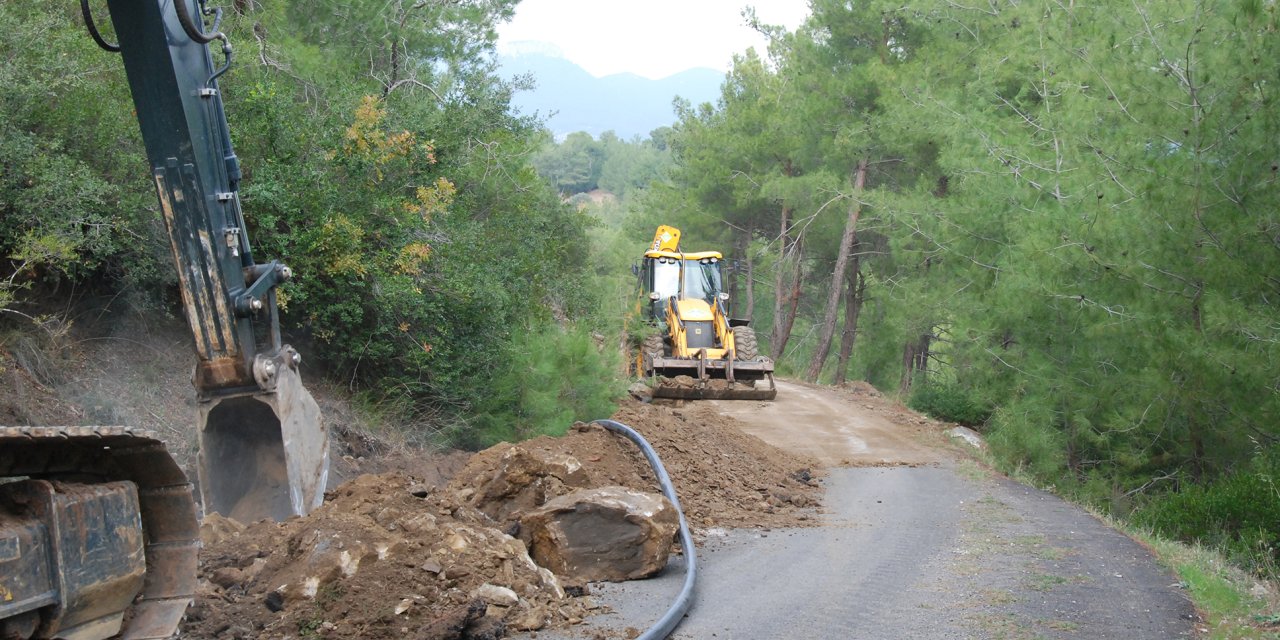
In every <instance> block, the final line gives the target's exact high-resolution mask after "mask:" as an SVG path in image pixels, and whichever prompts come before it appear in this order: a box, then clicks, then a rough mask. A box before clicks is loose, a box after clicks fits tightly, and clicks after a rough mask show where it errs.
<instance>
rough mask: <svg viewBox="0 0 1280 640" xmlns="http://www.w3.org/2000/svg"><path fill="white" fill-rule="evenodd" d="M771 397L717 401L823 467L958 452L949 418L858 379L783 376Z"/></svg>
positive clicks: (923, 460)
mask: <svg viewBox="0 0 1280 640" xmlns="http://www.w3.org/2000/svg"><path fill="white" fill-rule="evenodd" d="M777 385H778V397H777V399H776V400H774V401H772V402H763V403H759V402H758V403H741V402H730V401H712V402H709V403H708V404H709V405H710V407H712V408H713V409H714V410H715V411H717V412H719V413H720V414H722V415H724V416H726V417H731V418H736V419H737V420H738V422H739V424H740V425H741V427H742V429H743V430H744V431H745V432H746V433H748V434H751V435H754V436H756V437H758V438H760V439H761V440H764V441H765V442H768V443H770V444H772V445H774V446H776V447H778V448H779V449H783V450H786V451H790V452H794V453H796V454H801V455H810V456H813V457H814V458H817V459H818V461H819V463H820V464H821V465H823V466H835V467H841V466H844V467H849V466H852V467H868V466H902V465H905V466H917V465H924V464H936V463H939V462H942V461H944V460H948V459H950V458H952V457H954V456H953V452H954V449H953V448H952V445H950V444H949V443H948V442H947V439H946V436H945V435H943V431H944V427H945V426H947V425H946V424H945V423H942V422H938V421H935V420H931V419H929V418H926V417H924V416H921V415H920V414H918V413H916V412H914V411H912V410H910V409H908V408H906V407H904V406H902V405H900V404H898V403H897V402H896V401H893V400H891V399H889V398H886V397H884V396H883V395H881V394H880V392H878V391H876V390H875V388H874V387H872V386H871V385H869V384H867V383H865V382H858V383H853V384H849V385H846V386H844V387H841V388H834V389H833V388H832V387H820V386H816V385H809V384H805V383H801V382H796V381H791V380H787V381H783V380H779V381H778V382H777Z"/></svg>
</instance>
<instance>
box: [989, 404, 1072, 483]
mask: <svg viewBox="0 0 1280 640" xmlns="http://www.w3.org/2000/svg"><path fill="white" fill-rule="evenodd" d="M1057 424H1058V423H1057V421H1056V419H1055V415H1054V412H1053V411H1052V410H1051V409H1050V408H1048V407H1045V406H1043V405H1040V404H1037V403H1035V402H1032V401H1027V400H1022V399H1019V400H1015V401H1013V402H1011V403H1009V404H1008V405H1005V406H1003V407H1000V408H999V409H998V410H996V412H995V413H993V414H992V415H991V420H990V422H989V427H990V430H989V432H988V434H987V444H989V445H991V452H992V454H993V455H994V456H995V457H996V459H997V460H998V461H1000V463H1001V464H1003V465H1006V466H1007V467H1009V468H1022V469H1026V470H1027V471H1028V472H1030V473H1031V474H1032V475H1033V476H1034V477H1036V478H1038V479H1040V480H1042V481H1047V482H1055V483H1056V482H1058V481H1059V480H1060V479H1061V478H1062V473H1063V471H1064V470H1065V469H1066V467H1067V459H1066V458H1067V454H1066V450H1067V447H1066V437H1065V436H1064V435H1063V434H1062V431H1060V430H1059V429H1058V428H1057Z"/></svg>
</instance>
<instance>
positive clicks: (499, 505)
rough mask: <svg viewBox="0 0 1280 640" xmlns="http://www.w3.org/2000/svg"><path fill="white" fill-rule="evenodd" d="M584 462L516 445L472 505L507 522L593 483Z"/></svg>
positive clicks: (481, 489) (486, 482)
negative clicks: (550, 500)
mask: <svg viewBox="0 0 1280 640" xmlns="http://www.w3.org/2000/svg"><path fill="white" fill-rule="evenodd" d="M589 480H590V479H589V478H588V477H587V472H586V470H584V469H583V468H582V463H580V462H578V460H577V459H576V458H574V457H573V456H570V455H566V454H561V453H553V452H550V451H538V450H532V451H531V450H528V449H525V448H523V447H519V446H515V447H511V448H510V449H508V450H507V452H506V453H504V454H503V455H502V461H501V462H500V463H499V464H498V467H497V469H495V470H494V473H493V475H492V476H491V477H489V478H488V479H487V480H486V481H485V482H484V484H483V485H481V486H480V487H477V489H476V491H475V493H473V494H471V496H470V502H471V506H473V507H475V508H477V509H479V510H481V511H483V512H484V513H486V514H488V515H489V517H491V518H493V519H495V520H497V521H499V522H505V521H508V520H512V519H514V518H517V517H519V515H520V514H521V513H523V512H526V511H529V510H532V509H534V508H536V507H539V506H541V505H542V504H543V503H544V502H546V501H547V500H548V499H549V498H552V497H555V496H559V495H564V494H566V493H568V492H569V491H572V490H573V489H574V488H579V487H585V486H587V484H588V482H589Z"/></svg>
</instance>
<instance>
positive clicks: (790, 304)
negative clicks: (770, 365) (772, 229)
mask: <svg viewBox="0 0 1280 640" xmlns="http://www.w3.org/2000/svg"><path fill="white" fill-rule="evenodd" d="M790 254H791V260H790V262H791V282H790V283H788V284H786V285H785V286H786V288H785V289H784V290H783V292H782V295H780V296H779V297H778V300H777V301H776V302H775V305H777V306H781V307H782V308H781V309H780V310H779V313H781V314H782V319H781V321H780V322H779V323H778V324H776V325H774V329H775V330H776V334H777V336H778V338H777V339H776V340H775V341H774V343H773V345H771V347H772V349H771V351H772V354H773V355H772V357H773V359H774V360H778V359H780V358H782V354H783V353H785V352H786V350H787V342H788V341H789V340H791V328H792V327H793V326H794V325H795V323H796V310H797V309H799V308H800V290H801V287H800V285H801V283H802V282H803V280H804V271H803V269H802V265H803V263H804V237H803V236H801V237H799V238H796V239H795V240H794V241H792V243H791V252H790ZM780 272H782V273H785V270H780ZM778 279H779V280H783V279H784V278H782V277H781V274H780V276H779V278H778ZM777 306H775V309H776V308H777Z"/></svg>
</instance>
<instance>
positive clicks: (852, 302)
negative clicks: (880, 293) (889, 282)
mask: <svg viewBox="0 0 1280 640" xmlns="http://www.w3.org/2000/svg"><path fill="white" fill-rule="evenodd" d="M860 262H861V261H860V260H859V259H858V256H857V255H856V254H855V255H854V256H853V260H852V261H851V268H850V273H849V278H848V282H847V284H846V286H845V295H844V331H843V332H842V333H841V335H840V358H839V360H838V361H837V363H836V379H835V384H837V385H840V384H844V381H845V378H846V376H848V372H849V357H850V356H852V355H853V343H854V340H856V339H857V337H858V316H860V315H861V314H862V299H863V298H862V294H863V292H864V291H865V290H866V282H867V281H866V280H865V279H864V278H863V277H862V268H861V264H860Z"/></svg>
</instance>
